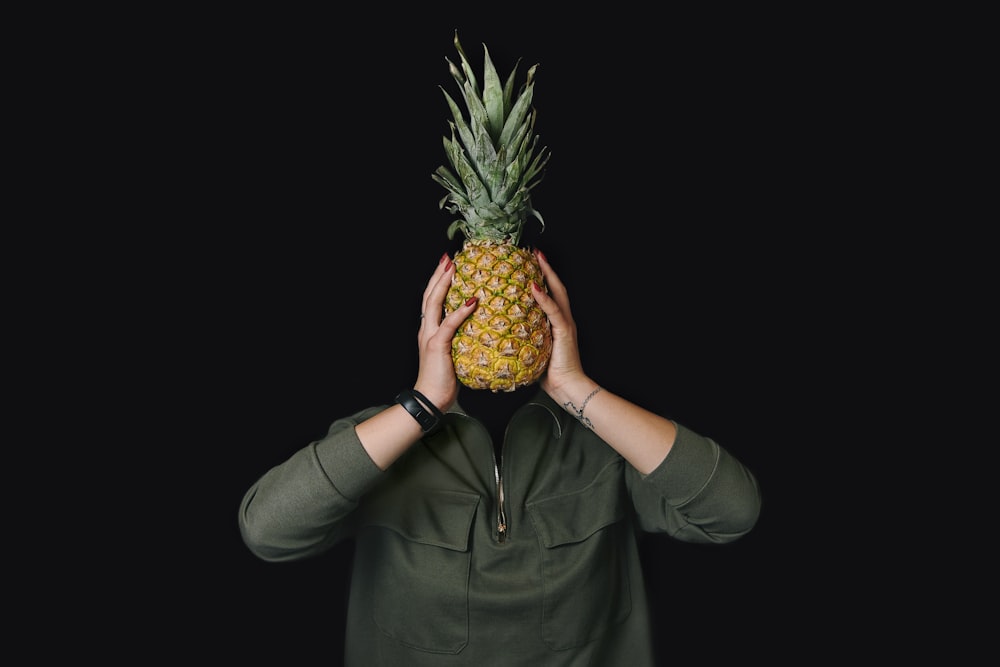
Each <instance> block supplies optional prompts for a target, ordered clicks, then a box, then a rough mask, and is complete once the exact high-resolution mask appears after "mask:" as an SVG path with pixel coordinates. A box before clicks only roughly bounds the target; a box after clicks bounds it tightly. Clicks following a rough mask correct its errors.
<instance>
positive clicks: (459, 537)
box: [365, 490, 479, 551]
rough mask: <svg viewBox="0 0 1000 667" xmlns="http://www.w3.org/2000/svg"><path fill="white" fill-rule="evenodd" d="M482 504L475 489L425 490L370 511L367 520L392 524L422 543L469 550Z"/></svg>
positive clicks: (369, 523)
mask: <svg viewBox="0 0 1000 667" xmlns="http://www.w3.org/2000/svg"><path fill="white" fill-rule="evenodd" d="M478 505H479V496H478V495H477V494H474V493H462V492H459V491H437V490H425V491H421V492H419V493H414V494H412V495H410V496H407V498H406V500H405V502H401V503H398V504H396V505H394V506H393V507H391V508H390V507H385V506H383V507H381V508H379V509H378V511H375V512H369V513H368V520H367V521H365V524H366V525H369V526H381V527H383V528H388V529H389V530H392V531H394V532H396V533H398V534H400V535H401V536H403V537H405V538H406V539H408V540H410V541H412V542H417V543H418V544H428V545H431V546H436V547H443V548H445V549H451V550H453V551H466V550H467V549H468V548H469V533H470V532H471V526H472V520H473V517H474V516H475V514H476V507H477V506H478Z"/></svg>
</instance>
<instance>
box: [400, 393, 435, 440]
mask: <svg viewBox="0 0 1000 667" xmlns="http://www.w3.org/2000/svg"><path fill="white" fill-rule="evenodd" d="M396 402H397V403H399V404H400V405H401V406H403V408H404V409H405V410H406V411H407V412H408V413H410V416H411V417H413V418H414V419H415V420H416V422H417V423H418V424H419V425H420V430H421V431H423V432H424V433H430V432H431V431H434V430H436V429H437V428H438V427H439V426H440V425H441V420H442V419H444V414H443V413H442V412H441V410H439V409H438V407H437V406H436V405H435V404H434V403H433V402H431V400H430V399H428V398H427V397H426V396H424V395H423V394H422V393H420V392H419V391H417V390H416V389H404V390H403V391H401V392H399V394H397V395H396Z"/></svg>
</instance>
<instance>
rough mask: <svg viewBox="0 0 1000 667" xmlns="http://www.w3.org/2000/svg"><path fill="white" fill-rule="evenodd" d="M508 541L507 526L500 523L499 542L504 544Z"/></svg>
mask: <svg viewBox="0 0 1000 667" xmlns="http://www.w3.org/2000/svg"><path fill="white" fill-rule="evenodd" d="M506 539H507V524H505V523H500V524H499V525H497V541H498V542H503V541H505V540H506Z"/></svg>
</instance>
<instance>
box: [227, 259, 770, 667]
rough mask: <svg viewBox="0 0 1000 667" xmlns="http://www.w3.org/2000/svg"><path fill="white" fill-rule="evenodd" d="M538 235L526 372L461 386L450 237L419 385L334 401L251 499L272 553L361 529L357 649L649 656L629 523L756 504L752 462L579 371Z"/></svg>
mask: <svg viewBox="0 0 1000 667" xmlns="http://www.w3.org/2000/svg"><path fill="white" fill-rule="evenodd" d="M534 253H535V255H536V257H537V258H538V261H539V264H540V266H541V269H542V274H543V276H544V279H545V282H546V284H547V285H548V290H549V291H548V292H546V291H544V290H543V289H541V288H539V287H538V286H537V285H533V286H532V288H533V290H532V291H533V295H534V298H535V299H536V301H537V302H538V304H539V305H540V307H541V308H542V310H543V311H544V312H545V313H546V315H547V316H548V319H549V322H550V324H551V331H552V340H553V344H552V355H551V358H550V360H549V364H548V367H547V369H546V371H545V373H544V374H543V375H542V377H541V378H540V379H539V380H538V382H537V385H538V386H537V387H521V388H518V389H517V390H515V391H513V392H509V393H508V392H498V393H493V392H490V391H488V390H471V389H467V388H465V387H464V386H460V384H459V382H458V380H457V378H456V374H455V369H454V365H453V362H452V357H451V340H452V337H453V335H454V334H455V331H456V330H457V328H458V326H459V325H460V323H461V322H462V321H463V320H464V319H465V318H466V317H468V316H469V315H470V314H471V313H472V312H473V310H474V309H475V306H476V299H475V297H473V298H471V299H469V300H468V301H467V302H466V303H465V305H464V306H462V307H460V308H458V309H457V310H455V311H454V312H452V313H451V314H449V315H447V316H445V315H444V310H443V303H444V299H445V294H446V292H447V290H448V287H449V285H450V283H451V279H452V276H453V274H454V271H455V268H454V264H453V263H452V261H451V259H450V258H449V256H448V255H447V253H446V254H445V255H444V256H442V257H441V260H440V262H439V263H438V266H437V268H436V269H435V270H434V272H433V274H432V275H431V277H430V280H429V281H428V283H427V285H426V288H425V289H424V292H423V300H422V306H421V313H422V315H421V319H420V326H419V331H418V334H417V342H418V348H419V362H418V367H417V377H416V380H415V382H414V383H413V385H412V387H413V390H412V392H402V394H403V395H402V396H401V397H400V398H399V399H398V400H397V402H395V403H393V404H391V405H379V406H374V407H370V408H367V409H364V410H361V411H360V412H358V413H356V414H352V415H348V416H345V417H342V418H340V419H337V420H336V421H334V422H333V423H332V425H331V426H330V428H329V430H328V432H327V434H326V435H325V437H323V438H322V439H320V440H317V441H315V442H312V443H309V444H308V445H307V446H305V447H304V448H302V449H301V450H299V451H297V452H295V453H293V454H292V455H291V456H290V457H289V458H287V460H285V461H284V462H282V463H279V464H278V465H276V466H274V467H273V468H271V469H270V470H268V471H266V472H265V473H264V474H263V475H262V476H261V477H260V478H259V479H258V480H257V481H256V482H255V483H253V484H252V486H251V487H250V488H249V489H248V490H247V491H246V493H245V495H244V497H243V499H242V502H241V504H240V507H239V527H240V531H241V535H242V539H243V541H244V543H245V544H246V546H247V547H248V548H249V549H250V550H251V551H252V553H253V554H255V555H256V556H257V557H259V558H260V559H263V560H265V561H269V562H282V561H293V560H298V559H304V558H308V557H312V556H316V555H319V554H322V553H324V552H326V551H327V550H329V549H330V548H331V547H332V546H333V545H335V544H338V543H340V542H342V541H343V540H347V539H353V540H354V544H353V546H352V549H353V557H352V565H351V574H350V582H349V589H350V590H349V599H348V606H347V611H346V613H347V621H346V623H347V625H346V628H345V647H344V652H345V656H344V658H345V664H346V665H347V666H348V667H360V666H364V667H373V666H375V667H378V666H383V665H384V666H387V667H398V666H399V665H406V666H407V667H421V666H424V665H433V666H434V667H442V666H447V665H477V666H483V665H514V666H518V665H525V666H529V667H535V666H538V665H544V666H545V667H582V666H583V665H602V666H604V665H616V666H617V665H628V666H629V667H643V666H651V665H653V664H654V655H653V654H654V646H653V639H652V631H653V630H652V628H651V620H650V612H649V600H648V597H647V591H646V590H645V589H644V579H643V573H642V570H641V560H640V553H639V548H638V541H637V540H638V536H639V534H640V533H641V532H648V533H665V534H667V535H669V536H671V537H673V538H675V539H677V540H680V541H684V542H692V543H716V544H723V543H730V542H732V541H734V540H737V539H738V538H740V537H742V536H744V535H746V534H747V533H748V532H749V531H750V530H752V528H753V527H754V526H755V524H756V523H757V521H758V517H759V514H760V509H761V493H760V489H759V485H758V482H757V479H756V477H755V476H754V474H753V473H752V472H751V471H750V470H749V469H748V468H747V467H746V466H745V465H744V464H742V463H741V462H740V461H739V460H737V459H736V458H735V457H734V456H733V455H732V454H731V453H729V452H728V451H727V450H726V449H723V448H722V447H721V446H720V445H719V444H717V443H716V442H715V441H713V440H712V439H710V438H708V437H704V436H702V435H699V434H698V433H696V432H694V431H692V430H690V429H689V428H687V427H685V426H683V425H682V424H680V423H678V422H676V421H674V420H672V419H669V418H666V417H663V416H659V415H657V414H654V413H653V412H650V411H648V410H646V409H644V408H642V407H640V406H639V405H636V404H634V403H632V402H630V401H629V400H627V399H625V398H623V397H622V396H619V395H617V394H615V393H614V392H612V391H611V390H610V389H608V388H606V387H603V386H602V385H601V384H599V383H598V382H597V380H595V379H594V378H591V377H590V376H588V375H587V373H586V371H585V370H584V367H583V364H582V361H581V358H580V352H579V347H578V343H577V340H578V339H577V329H576V323H575V321H574V319H573V315H572V313H571V310H570V301H569V297H568V294H567V289H566V287H565V286H564V284H563V283H562V282H561V281H560V279H559V276H558V275H557V274H556V272H555V271H554V270H553V268H552V267H551V266H550V264H549V262H548V260H547V259H546V258H545V255H544V254H543V253H542V252H541V251H539V250H534ZM413 399H416V400H417V401H418V403H419V404H414V403H412V402H411V401H412V400H413ZM407 403H409V406H410V409H409V410H408V409H407V408H406V407H405V404H407ZM429 404H433V405H429ZM469 406H474V409H473V408H470V407H469ZM411 410H412V411H413V412H415V413H416V414H417V415H418V416H419V417H420V421H418V420H417V419H415V417H414V415H413V414H411ZM480 414H482V415H483V418H480ZM491 441H492V443H491ZM345 576H346V575H345Z"/></svg>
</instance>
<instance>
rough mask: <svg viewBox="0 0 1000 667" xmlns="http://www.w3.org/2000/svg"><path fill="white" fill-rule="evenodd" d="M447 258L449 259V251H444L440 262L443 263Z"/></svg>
mask: <svg viewBox="0 0 1000 667" xmlns="http://www.w3.org/2000/svg"><path fill="white" fill-rule="evenodd" d="M446 259H448V253H444V254H443V255H441V259H439V260H438V264H441V263H443V262H444V260H446Z"/></svg>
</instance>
